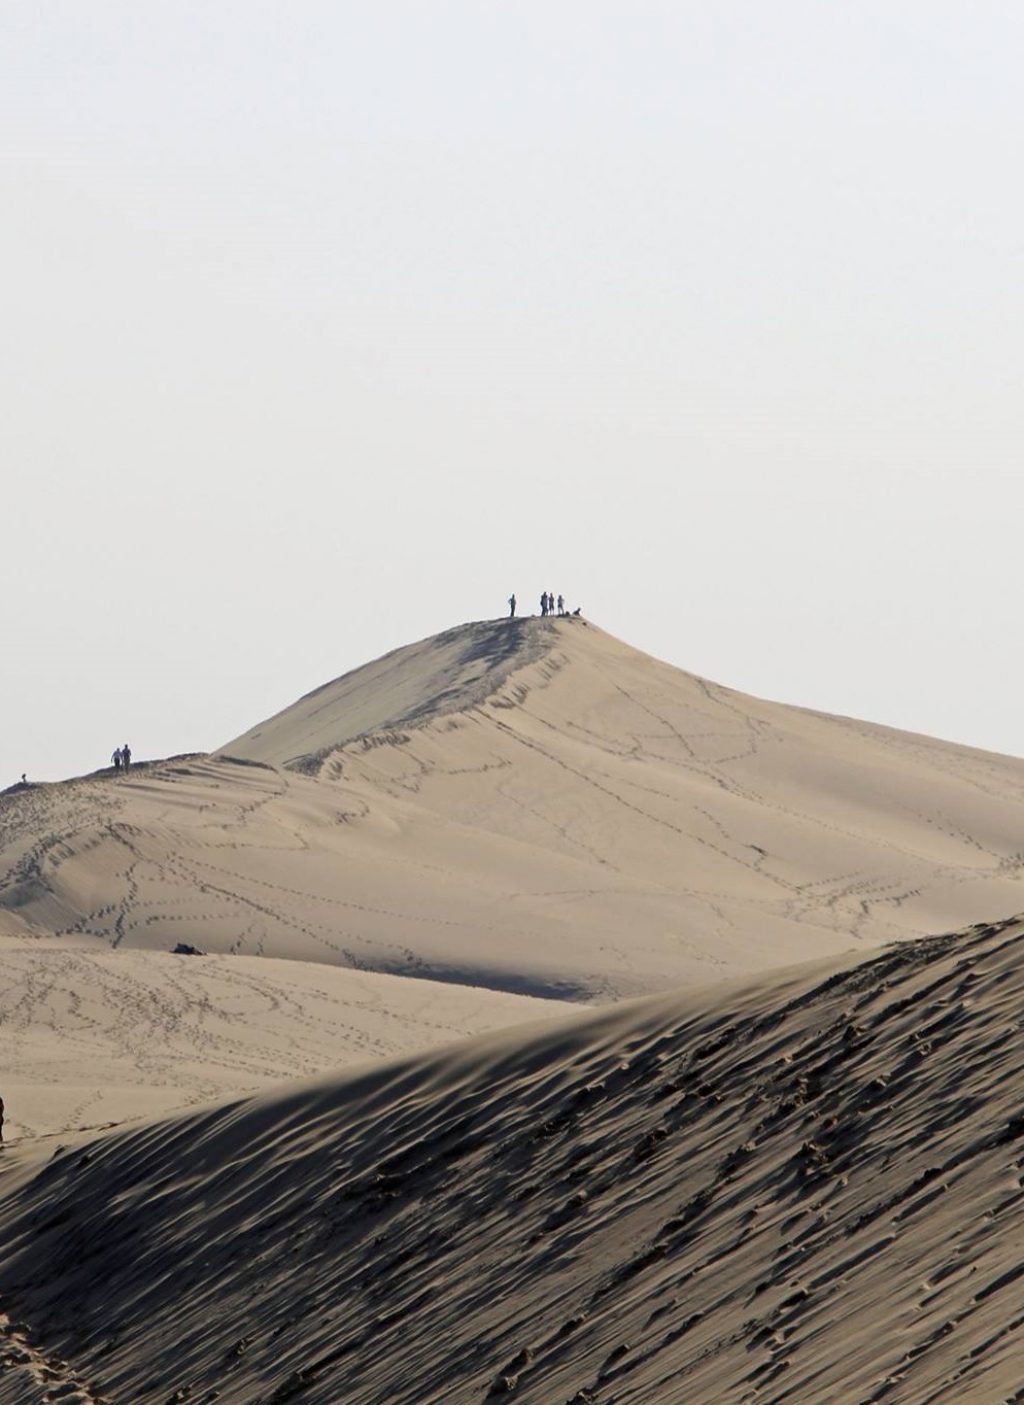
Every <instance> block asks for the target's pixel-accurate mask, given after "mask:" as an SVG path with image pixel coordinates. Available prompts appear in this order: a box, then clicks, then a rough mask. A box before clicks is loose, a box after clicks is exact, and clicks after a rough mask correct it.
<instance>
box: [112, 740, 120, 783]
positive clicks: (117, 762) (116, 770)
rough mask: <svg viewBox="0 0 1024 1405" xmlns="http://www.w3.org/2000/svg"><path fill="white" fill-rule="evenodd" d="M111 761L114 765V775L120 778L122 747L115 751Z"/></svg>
mask: <svg viewBox="0 0 1024 1405" xmlns="http://www.w3.org/2000/svg"><path fill="white" fill-rule="evenodd" d="M110 759H111V761H112V762H113V763H114V775H115V776H119V775H120V774H121V748H120V747H117V748H116V750H115V751H114V754H113V756H112V757H111V758H110Z"/></svg>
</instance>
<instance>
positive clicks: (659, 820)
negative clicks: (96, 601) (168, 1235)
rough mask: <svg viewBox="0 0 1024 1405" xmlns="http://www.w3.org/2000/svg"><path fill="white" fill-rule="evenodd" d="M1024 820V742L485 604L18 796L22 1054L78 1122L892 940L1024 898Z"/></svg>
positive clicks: (2, 920) (5, 878)
mask: <svg viewBox="0 0 1024 1405" xmlns="http://www.w3.org/2000/svg"><path fill="white" fill-rule="evenodd" d="M1022 835H1024V764H1022V763H1021V762H1019V761H1015V760H1012V759H1010V758H1005V757H998V756H991V755H988V754H986V753H982V752H977V751H972V750H970V749H968V748H963V747H956V746H952V745H948V744H946V743H942V742H937V741H931V740H929V739H927V738H922V737H915V736H909V735H907V734H905V733H900V732H894V731H888V730H886V729H884V728H878V727H871V726H867V725H865V724H860V723H855V722H851V721H849V720H846V719H842V718H831V717H824V716H820V715H817V714H814V713H808V712H804V711H801V710H800V709H796V708H790V707H783V706H780V705H778V704H772V703H766V702H760V701H758V700H756V699H753V698H748V697H744V696H742V695H740V694H737V693H733V692H730V691H728V690H727V689H724V688H721V687H718V686H717V685H714V684H711V683H708V682H706V681H704V680H702V679H699V678H696V677H693V676H692V675H690V674H686V673H683V672H681V671H679V670H677V669H673V668H670V667H668V666H667V665H665V664H661V663H659V662H657V661H656V660H654V659H651V658H649V657H647V656H646V655H643V654H640V653H638V652H637V651H635V650H633V649H630V648H628V647H627V646H626V645H624V644H622V643H620V642H619V641H617V640H614V639H612V638H610V637H609V636H608V635H606V634H604V633H602V632H601V631H600V630H599V629H597V628H595V627H594V626H591V625H588V624H587V623H586V622H584V621H581V620H572V621H560V620H553V621H541V620H536V619H532V620H524V621H518V622H515V623H510V622H509V621H505V620H501V621H492V622H490V623H483V624H475V625H467V626H463V627H461V628H459V629H456V630H452V631H449V632H448V633H447V634H444V635H440V636H437V637H436V638H434V639H429V640H425V641H423V642H422V643H420V644H416V645H411V646H409V647H408V648H406V649H401V650H397V651H396V652H395V653H393V654H390V655H388V656H387V657H386V658H384V659H382V660H379V661H377V662H376V663H374V664H370V665H368V666H367V667H366V668H364V669H358V670H356V671H355V673H353V674H349V675H346V676H345V677H344V678H342V679H339V680H337V681H336V682H335V683H332V684H328V685H326V686H325V687H324V688H321V689H318V690H317V691H316V692H314V693H312V694H310V695H309V696H308V697H306V698H303V699H300V701H299V702H298V703H296V704H295V705H294V706H293V707H292V708H288V709H286V710H285V711H284V712H282V713H281V714H279V715H278V716H277V717H275V718H272V719H270V720H269V721H267V722H265V723H262V724H260V725H259V726H257V727H256V728H254V729H253V730H252V731H251V732H249V733H247V734H245V735H244V736H242V737H239V738H236V739H235V740H234V741H232V742H230V743H228V744H227V745H226V746H225V747H224V748H223V749H222V751H221V752H220V753H218V754H217V755H215V756H213V757H205V756H192V757H179V758H176V759H174V760H172V761H168V762H160V763H155V764H152V765H147V766H142V767H137V768H135V769H134V770H133V772H132V774H131V776H129V777H127V778H118V779H115V778H114V777H113V776H112V775H110V774H105V775H103V774H101V775H97V776H93V777H87V778H84V779H81V780H76V781H71V782H67V783H65V784H62V785H54V786H38V787H31V788H29V789H27V790H19V791H17V792H16V793H14V794H10V795H8V796H6V797H4V798H3V799H0V989H3V990H4V991H5V995H3V996H0V1002H2V1003H0V1009H7V1010H8V1011H12V1012H13V1018H8V1019H6V1020H0V1060H2V1063H0V1068H2V1069H3V1072H4V1078H3V1087H4V1089H5V1090H6V1096H7V1098H8V1102H9V1103H10V1104H11V1108H12V1114H11V1115H12V1116H14V1117H15V1118H16V1119H17V1120H18V1121H19V1123H20V1125H21V1127H22V1129H24V1130H25V1131H32V1132H47V1131H55V1130H62V1129H65V1128H67V1127H70V1126H75V1125H86V1124H95V1123H98V1122H104V1121H115V1120H121V1119H122V1118H125V1117H130V1116H136V1115H140V1114H142V1113H144V1112H149V1113H151V1114H152V1113H157V1112H160V1111H163V1110H168V1109H169V1108H171V1107H172V1106H188V1105H190V1104H191V1103H193V1102H194V1101H195V1100H196V1099H197V1098H207V1097H212V1096H217V1095H224V1096H227V1095H230V1094H231V1093H235V1092H240V1091H244V1090H247V1089H251V1088H257V1087H260V1086H262V1085H264V1084H265V1083H266V1082H267V1081H270V1080H275V1079H279V1078H281V1077H285V1076H289V1075H292V1074H300V1073H308V1072H313V1071H317V1070H326V1069H331V1068H337V1067H339V1066H340V1065H342V1064H344V1063H349V1062H352V1061H359V1060H361V1059H364V1058H367V1057H380V1056H385V1055H389V1054H396V1053H401V1052H406V1051H411V1050H413V1049H415V1048H425V1047H428V1046H429V1045H430V1044H436V1043H437V1042H439V1040H445V1039H449V1038H456V1037H458V1036H460V1035H463V1034H474V1033H478V1032H481V1031H483V1030H484V1029H487V1028H499V1027H502V1026H505V1025H508V1024H510V1023H513V1022H515V1021H517V1020H524V1019H525V1020H529V1019H533V1018H535V1017H537V1015H538V1014H539V1013H542V1012H543V1010H544V1005H543V1004H541V1005H538V1004H537V998H538V997H547V998H548V999H549V1000H550V999H552V998H553V999H556V1000H565V999H573V1000H577V1001H601V1000H608V999H621V998H624V997H631V996H637V995H642V994H645V993H653V992H657V991H661V990H666V989H672V988H678V987H684V988H695V987H697V986H700V985H703V984H707V983H708V982H714V981H717V980H721V979H726V978H732V977H735V976H737V975H743V974H745V973H746V974H750V973H754V972H757V971H764V970H771V969H773V968H778V967H779V966H780V965H784V964H787V963H792V962H797V961H803V960H807V959H814V958H817V957H822V956H827V955H830V954H839V953H842V952H849V951H853V952H856V951H862V950H868V949H870V948H871V947H872V946H873V945H877V944H878V943H879V942H882V941H886V940H890V939H903V938H907V937H917V936H920V935H922V934H923V933H926V932H928V931H936V930H943V929H948V928H950V927H952V926H955V925H959V924H962V923H963V922H964V921H966V920H976V919H977V918H979V917H999V916H1001V915H1005V914H1007V913H1010V912H1016V911H1018V910H1021V909H1024V891H1022V889H1024V882H1022V862H1024V860H1022V848H1024V843H1022ZM179 943H185V944H191V945H195V946H197V947H199V948H201V949H202V950H203V951H205V952H209V953H211V955H210V956H209V957H207V958H205V959H206V961H207V962H208V963H209V964H208V965H207V966H205V967H201V968H200V967H196V966H194V965H189V966H186V965H184V964H183V962H182V960H181V959H179V958H172V957H171V955H170V953H171V952H173V950H174V948H175V947H176V946H177V945H178V944H179ZM222 957H223V958H228V957H229V958H231V959H232V960H234V961H236V962H239V964H237V965H235V966H233V967H230V968H229V967H228V966H226V965H225V964H224V962H223V961H220V960H218V961H217V962H216V963H215V958H222ZM242 958H246V961H244V962H243V961H241V959H242ZM248 958H253V959H252V960H249V959H248ZM260 960H263V961H266V963H267V964H265V965H260ZM278 960H282V961H286V962H290V963H292V965H293V968H294V969H293V970H292V971H290V972H289V971H286V970H284V969H283V968H281V967H279V966H277V965H276V962H277V961H278ZM307 968H308V969H307ZM29 973H31V980H29ZM398 976H401V977H403V978H409V977H412V978H427V979H428V980H429V982H430V983H431V984H432V987H433V989H432V990H431V991H430V993H429V994H426V993H424V992H425V991H426V987H425V986H424V985H423V984H421V983H417V984H416V985H410V986H408V987H403V986H402V985H401V983H400V982H396V981H394V980H388V979H385V978H386V977H398ZM375 977H377V978H378V980H377V983H376V984H374V978H375ZM300 988H301V990H302V991H304V992H305V993H306V994H305V996H304V997H303V998H302V999H300V997H299V995H298V991H299V990H300ZM371 990H372V992H373V994H372V997H371V995H370V992H371ZM303 999H305V1000H306V1003H307V1004H308V1005H309V1007H310V1010H312V1011H315V1018H311V1019H310V1020H306V1019H305V1017H304V1016H303V1015H302V1013H301V1008H300V1007H301V1005H302V1001H303ZM26 1010H28V1011H31V1012H32V1013H31V1015H26V1014H25V1013H24V1011H26ZM218 1011H219V1013H218ZM193 1036H194V1039H193ZM185 1045H188V1046H189V1047H187V1048H186V1047H183V1046H185ZM71 1070H74V1072H73V1073H72V1072H71Z"/></svg>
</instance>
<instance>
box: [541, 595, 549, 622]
mask: <svg viewBox="0 0 1024 1405" xmlns="http://www.w3.org/2000/svg"><path fill="white" fill-rule="evenodd" d="M547 612H548V593H547V591H546V590H545V591H543V592H542V594H541V597H540V613H541V618H542V619H543V618H544V617H545V616H546V615H547Z"/></svg>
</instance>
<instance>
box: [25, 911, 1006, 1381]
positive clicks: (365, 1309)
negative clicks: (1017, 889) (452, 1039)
mask: <svg viewBox="0 0 1024 1405" xmlns="http://www.w3.org/2000/svg"><path fill="white" fill-rule="evenodd" d="M1022 1008H1024V922H1021V921H1012V922H1006V923H1002V924H999V925H993V926H985V927H978V928H974V929H971V930H969V931H966V932H964V933H961V934H959V935H957V936H951V937H942V938H934V939H928V940H924V941H922V942H919V943H908V944H902V945H900V946H897V947H895V948H892V949H890V950H888V951H886V952H884V953H882V954H881V955H878V956H876V957H874V958H873V959H870V960H868V961H866V962H863V963H862V964H847V965H845V966H840V967H835V966H829V965H828V963H818V964H817V965H816V966H815V967H814V968H813V969H809V970H808V969H803V970H793V971H789V972H786V973H784V974H780V975H778V976H776V977H774V978H772V979H770V980H767V979H766V980H763V981H762V983H761V985H760V987H754V986H750V985H747V986H743V985H737V984H728V985H723V986H722V987H721V988H720V989H719V991H718V992H717V993H716V994H715V995H714V998H713V999H712V998H710V997H705V1000H704V1002H703V1004H701V1003H700V1002H698V1001H697V1000H695V999H693V998H683V997H672V998H659V999H655V1000H649V1001H644V1002H641V1003H639V1004H633V1005H621V1006H618V1007H616V1008H615V1009H614V1010H611V1011H609V1012H606V1013H602V1014H600V1015H596V1016H593V1015H592V1016H587V1017H585V1018H582V1019H577V1020H576V1021H575V1022H574V1023H573V1024H571V1025H566V1026H564V1027H559V1028H548V1029H546V1030H538V1031H535V1032H532V1033H524V1032H520V1033H518V1034H516V1035H514V1036H513V1035H505V1036H501V1037H499V1036H488V1037H487V1038H486V1039H484V1040H478V1041H472V1042H469V1043H466V1044H463V1045H461V1046H459V1047H455V1048H452V1049H450V1050H446V1051H443V1052H440V1053H437V1054H433V1055H430V1056H423V1057H421V1058H418V1059H416V1060H414V1061H407V1062H405V1063H401V1064H392V1065H387V1066H382V1067H380V1068H378V1069H377V1070H375V1071H373V1072H371V1073H367V1074H365V1075H363V1076H360V1077H358V1078H349V1079H347V1080H340V1081H335V1082H330V1083H321V1084H317V1085H312V1086H310V1085H303V1086H299V1087H295V1088H293V1089H289V1090H286V1091H283V1092H281V1093H279V1094H276V1095H264V1096H262V1097H259V1098H253V1099H250V1100H247V1101H245V1102H241V1103H235V1104H231V1105H227V1106H220V1107H214V1108H210V1109H208V1110H204V1111H202V1112H195V1113H191V1114H189V1115H187V1116H183V1117H179V1118H177V1119H176V1120H174V1121H170V1122H162V1123H154V1124H151V1125H147V1126H144V1127H137V1128H134V1129H131V1130H125V1131H122V1132H119V1133H110V1134H106V1135H104V1136H100V1137H98V1138H96V1139H94V1140H92V1141H90V1142H83V1141H80V1142H79V1143H78V1144H76V1145H74V1146H69V1147H68V1148H66V1149H64V1150H62V1151H60V1152H59V1153H58V1154H56V1155H54V1156H53V1157H52V1159H50V1160H48V1161H46V1162H42V1163H33V1162H32V1161H31V1159H30V1158H28V1154H27V1152H17V1153H15V1155H14V1156H13V1157H12V1156H11V1155H10V1153H8V1155H7V1157H6V1158H5V1161H4V1174H3V1175H2V1176H0V1197H2V1198H0V1295H2V1297H0V1309H2V1311H3V1314H4V1316H3V1318H2V1319H0V1330H2V1333H3V1338H4V1341H5V1343H6V1345H5V1346H4V1347H2V1348H0V1359H4V1358H6V1364H7V1369H6V1370H2V1371H0V1402H15V1401H17V1402H19V1405H21V1403H22V1402H32V1401H41V1400H43V1399H57V1398H60V1399H62V1400H67V1399H77V1400H79V1401H86V1402H88V1401H110V1402H117V1403H119V1402H132V1403H133V1405H142V1403H144V1402H161V1403H162V1402H172V1401H184V1400H188V1401H190V1402H198V1401H213V1400H215V1399H216V1400H217V1401H218V1405H228V1402H238V1405H241V1402H246V1405H255V1402H261V1403H262V1405H283V1402H286V1401H292V1400H294V1401H299V1402H302V1405H314V1403H315V1405H338V1402H347V1403H350V1405H356V1402H365V1405H379V1402H381V1401H385V1400H386V1401H388V1402H394V1405H427V1403H428V1402H437V1405H441V1402H446V1405H451V1402H467V1403H468V1402H476V1401H483V1400H485V1399H487V1398H489V1397H497V1396H502V1395H510V1394H511V1395H513V1396H514V1398H515V1399H516V1400H517V1401H523V1402H531V1403H532V1405H553V1402H554V1405H561V1402H574V1405H585V1403H590V1402H594V1403H596V1405H613V1402H614V1405H626V1402H666V1401H673V1402H674V1401H680V1402H682V1401H705V1400H714V1401H751V1402H753V1401H757V1402H759V1405H768V1402H782V1401H786V1402H798V1401H805V1402H820V1401H823V1400H829V1401H850V1402H854V1401H857V1402H863V1401H869V1400H884V1401H886V1402H892V1405H896V1402H914V1405H924V1402H928V1401H935V1402H938V1401H950V1400H957V1401H987V1402H995V1401H1003V1400H1016V1401H1019V1400H1020V1399H1021V1393H1020V1354H1019V1333H1020V1330H1021V1325H1022V1321H1024V1318H1022V1311H1021V1306H1020V1287H1021V1282H1022V1281H1024V1267H1022V1265H1021V1261H1020V1253H1019V1245H1020V1242H1021V1238H1022V1235H1024V1169H1022V1168H1024V1116H1022V1115H1021V1103H1020V1084H1019V1077H1020V1072H1021V1069H1020V1023H1021V1015H1020V1011H1021V1009H1022ZM46 1390H49V1391H50V1392H51V1394H50V1395H46V1394H45V1391H46ZM53 1392H58V1393H57V1394H54V1393H53Z"/></svg>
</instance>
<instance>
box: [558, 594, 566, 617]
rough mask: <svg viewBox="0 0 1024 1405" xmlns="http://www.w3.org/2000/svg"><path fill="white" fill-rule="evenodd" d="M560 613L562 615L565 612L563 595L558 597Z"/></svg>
mask: <svg viewBox="0 0 1024 1405" xmlns="http://www.w3.org/2000/svg"><path fill="white" fill-rule="evenodd" d="M558 613H559V614H560V615H564V614H565V597H564V596H562V595H560V596H559V597H558Z"/></svg>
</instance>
